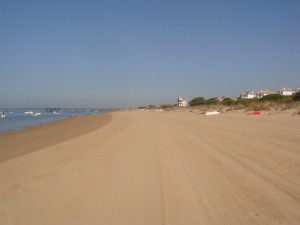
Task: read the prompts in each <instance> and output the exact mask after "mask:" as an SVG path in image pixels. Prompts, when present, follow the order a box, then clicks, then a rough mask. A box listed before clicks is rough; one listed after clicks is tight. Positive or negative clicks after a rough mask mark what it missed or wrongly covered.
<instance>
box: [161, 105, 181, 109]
mask: <svg viewBox="0 0 300 225" xmlns="http://www.w3.org/2000/svg"><path fill="white" fill-rule="evenodd" d="M176 106H177V105H176V104H175V105H172V104H163V105H160V107H161V108H162V109H171V108H174V107H176Z"/></svg>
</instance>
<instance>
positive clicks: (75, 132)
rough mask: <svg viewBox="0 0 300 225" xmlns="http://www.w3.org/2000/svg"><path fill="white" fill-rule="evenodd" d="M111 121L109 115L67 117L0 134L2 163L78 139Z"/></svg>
mask: <svg viewBox="0 0 300 225" xmlns="http://www.w3.org/2000/svg"><path fill="white" fill-rule="evenodd" d="M110 121H111V116H110V114H109V113H101V114H98V115H83V116H77V117H67V118H64V119H59V120H56V121H51V122H46V123H42V124H39V125H36V126H30V127H26V128H22V129H20V130H19V129H18V130H12V131H7V132H3V133H0V163H2V162H5V161H8V160H10V159H13V158H16V157H19V156H21V155H25V154H28V153H31V152H35V151H38V150H40V149H43V148H46V147H49V146H52V145H55V144H58V143H61V142H63V141H66V140H69V139H72V138H76V137H78V136H81V135H83V134H86V133H89V132H91V131H94V130H96V129H98V128H100V127H102V126H105V125H106V124H108V123H109V122H110ZM25 142H26V143H25Z"/></svg>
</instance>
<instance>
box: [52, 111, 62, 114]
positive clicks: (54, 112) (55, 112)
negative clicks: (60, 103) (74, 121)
mask: <svg viewBox="0 0 300 225" xmlns="http://www.w3.org/2000/svg"><path fill="white" fill-rule="evenodd" d="M53 114H55V115H59V114H61V112H58V111H53Z"/></svg>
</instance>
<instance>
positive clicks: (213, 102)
mask: <svg viewBox="0 0 300 225" xmlns="http://www.w3.org/2000/svg"><path fill="white" fill-rule="evenodd" d="M218 103H219V101H218V99H217V98H210V99H207V100H205V102H204V104H205V105H216V104H218Z"/></svg>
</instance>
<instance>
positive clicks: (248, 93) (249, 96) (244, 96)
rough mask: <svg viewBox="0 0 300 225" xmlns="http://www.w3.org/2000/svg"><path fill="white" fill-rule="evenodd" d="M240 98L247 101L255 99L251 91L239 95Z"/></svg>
mask: <svg viewBox="0 0 300 225" xmlns="http://www.w3.org/2000/svg"><path fill="white" fill-rule="evenodd" d="M240 98H243V99H249V98H255V93H254V92H253V91H251V92H250V91H246V92H243V93H241V94H240Z"/></svg>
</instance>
